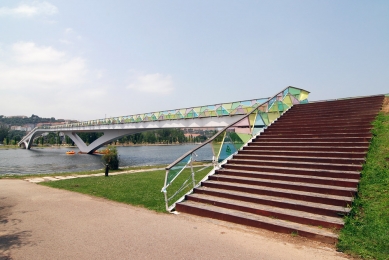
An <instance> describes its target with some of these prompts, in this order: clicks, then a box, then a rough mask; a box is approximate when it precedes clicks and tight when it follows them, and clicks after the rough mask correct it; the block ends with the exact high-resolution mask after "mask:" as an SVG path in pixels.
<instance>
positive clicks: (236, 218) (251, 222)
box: [176, 201, 337, 244]
mask: <svg viewBox="0 0 389 260" xmlns="http://www.w3.org/2000/svg"><path fill="white" fill-rule="evenodd" d="M176 209H177V211H180V212H186V213H190V214H195V215H198V216H203V217H209V218H215V219H220V220H224V221H229V222H232V223H237V224H243V225H247V226H252V227H256V228H264V229H268V230H272V231H276V232H280V233H288V234H295V235H300V236H305V237H308V238H311V239H313V240H317V241H321V242H325V243H329V244H334V243H336V241H337V235H336V234H334V233H333V232H331V231H328V230H326V229H323V228H318V227H312V226H308V225H304V224H299V223H295V222H291V221H285V220H281V219H275V218H274V219H272V218H269V217H264V216H260V215H256V214H253V213H247V212H242V211H239V210H233V209H227V208H221V207H216V206H213V205H209V204H204V203H196V202H193V201H185V202H184V203H180V204H178V205H177V206H176Z"/></svg>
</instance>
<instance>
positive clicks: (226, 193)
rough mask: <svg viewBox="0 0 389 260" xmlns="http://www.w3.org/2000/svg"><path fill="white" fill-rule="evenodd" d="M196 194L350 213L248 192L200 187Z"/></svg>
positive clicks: (326, 212) (329, 213)
mask: <svg viewBox="0 0 389 260" xmlns="http://www.w3.org/2000/svg"><path fill="white" fill-rule="evenodd" d="M194 194H206V195H211V196H214V197H221V198H228V199H234V200H240V201H246V202H253V203H257V204H262V205H268V206H274V207H280V208H287V209H293V210H299V211H304V212H310V213H316V214H322V215H325V216H329V217H338V216H344V215H347V214H348V213H349V212H350V208H348V207H342V206H334V205H328V204H322V203H315V202H308V201H303V200H295V199H288V198H282V197H278V196H269V195H260V194H252V193H247V192H239V191H233V190H225V189H215V188H210V187H198V188H196V189H195V190H194ZM189 197H190V196H189ZM189 197H188V198H189Z"/></svg>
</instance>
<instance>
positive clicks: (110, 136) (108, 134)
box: [63, 129, 152, 154]
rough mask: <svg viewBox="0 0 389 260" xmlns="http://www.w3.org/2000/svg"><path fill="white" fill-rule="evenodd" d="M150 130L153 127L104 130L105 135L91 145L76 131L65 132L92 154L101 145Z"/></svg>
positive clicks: (84, 150)
mask: <svg viewBox="0 0 389 260" xmlns="http://www.w3.org/2000/svg"><path fill="white" fill-rule="evenodd" d="M149 130H152V129H119V130H110V131H103V133H104V135H103V136H101V137H100V138H98V139H96V140H95V141H94V142H92V143H91V144H90V145H86V144H85V143H84V141H83V140H82V139H81V138H80V137H79V136H78V135H77V134H76V133H75V132H70V131H69V132H68V131H64V132H63V133H64V134H65V135H67V136H69V138H70V139H72V141H73V142H74V144H75V145H77V147H78V149H80V151H81V152H82V153H89V154H91V153H93V152H94V151H96V150H97V149H99V148H100V147H102V146H104V145H105V144H108V143H110V142H112V141H114V140H117V139H119V138H121V137H123V136H126V135H131V134H136V133H140V132H144V131H149Z"/></svg>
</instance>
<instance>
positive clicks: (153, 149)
mask: <svg viewBox="0 0 389 260" xmlns="http://www.w3.org/2000/svg"><path fill="white" fill-rule="evenodd" d="M197 146H198V145H194V144H186V145H158V146H125V147H117V149H118V154H119V158H120V167H126V166H144V165H161V164H162V165H166V166H167V165H169V164H170V163H172V162H174V161H175V160H176V159H177V158H179V157H180V156H181V155H183V154H184V153H186V152H187V151H189V150H191V149H193V148H195V147H197ZM68 150H69V148H63V147H62V148H57V147H53V148H36V147H33V148H32V149H30V150H25V149H0V175H4V174H39V173H56V172H74V171H85V170H97V169H102V168H103V164H102V160H101V155H90V154H75V155H67V154H66V151H68ZM72 150H74V151H75V152H78V149H76V148H75V149H73V148H72ZM197 154H199V157H198V158H197V160H204V159H208V160H209V159H211V158H212V151H211V149H210V147H206V148H205V149H204V148H202V149H201V150H200V151H199V152H197Z"/></svg>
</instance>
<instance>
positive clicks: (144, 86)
mask: <svg viewBox="0 0 389 260" xmlns="http://www.w3.org/2000/svg"><path fill="white" fill-rule="evenodd" d="M131 81H132V82H131V83H130V84H129V85H128V87H127V88H129V89H133V90H136V91H140V92H147V93H158V94H167V93H169V92H171V91H172V90H173V89H174V88H173V80H172V77H171V76H170V75H163V74H161V73H154V74H139V73H137V74H135V75H133V76H132V80H131Z"/></svg>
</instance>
